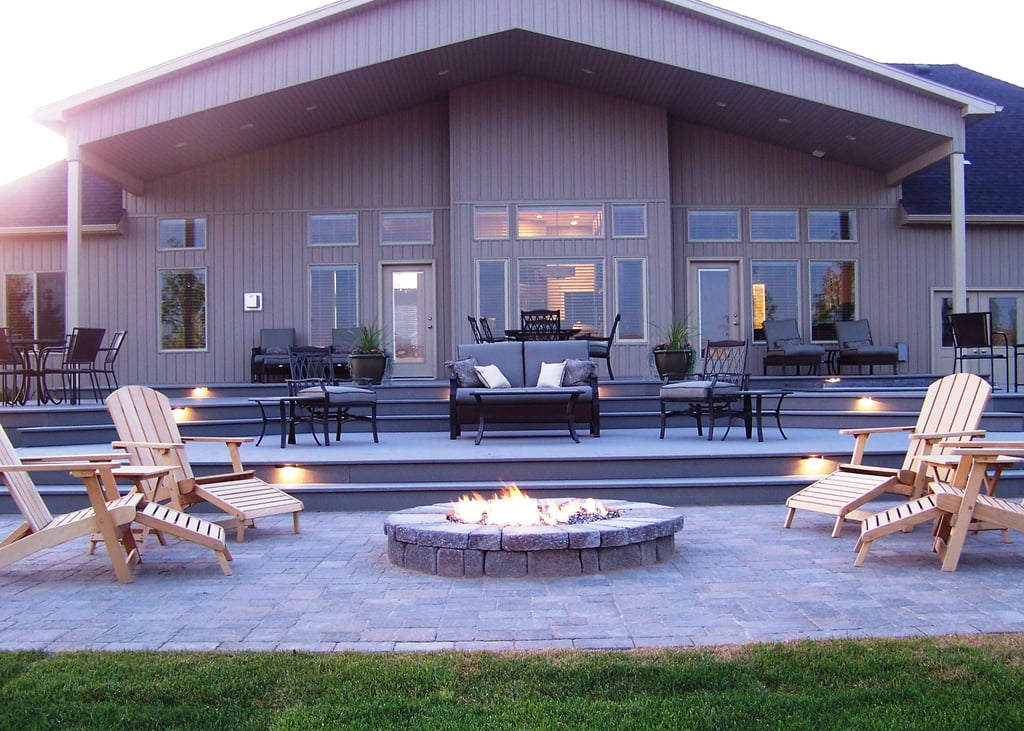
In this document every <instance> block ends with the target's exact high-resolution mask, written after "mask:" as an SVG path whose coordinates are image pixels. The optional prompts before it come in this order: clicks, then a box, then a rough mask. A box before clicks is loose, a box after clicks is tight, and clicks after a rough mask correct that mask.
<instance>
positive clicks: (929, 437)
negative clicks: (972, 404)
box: [910, 429, 986, 444]
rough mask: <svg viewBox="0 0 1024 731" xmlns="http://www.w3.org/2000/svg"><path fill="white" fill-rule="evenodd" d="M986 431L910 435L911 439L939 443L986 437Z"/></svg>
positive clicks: (971, 430) (916, 433)
mask: <svg viewBox="0 0 1024 731" xmlns="http://www.w3.org/2000/svg"><path fill="white" fill-rule="evenodd" d="M985 433H986V432H985V430H984V429H970V430H968V431H945V432H933V433H925V432H914V433H913V434H911V435H910V438H911V439H922V440H924V441H926V442H939V441H942V440H943V439H950V438H952V437H979V438H981V437H984V436H985ZM951 444H963V442H951Z"/></svg>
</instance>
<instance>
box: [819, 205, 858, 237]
mask: <svg viewBox="0 0 1024 731" xmlns="http://www.w3.org/2000/svg"><path fill="white" fill-rule="evenodd" d="M856 223H857V219H856V215H855V214H854V212H853V211H808V212H807V238H808V239H809V240H810V241H856V240H857V226H856Z"/></svg>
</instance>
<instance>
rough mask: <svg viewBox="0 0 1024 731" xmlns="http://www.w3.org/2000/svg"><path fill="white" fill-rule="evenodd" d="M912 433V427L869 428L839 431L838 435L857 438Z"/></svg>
mask: <svg viewBox="0 0 1024 731" xmlns="http://www.w3.org/2000/svg"><path fill="white" fill-rule="evenodd" d="M905 431H907V432H913V431H914V427H912V426H869V427H864V428H856V429H840V430H839V433H840V434H846V435H849V436H854V437H855V436H859V435H861V434H864V435H868V436H870V435H871V434H896V433H898V432H905Z"/></svg>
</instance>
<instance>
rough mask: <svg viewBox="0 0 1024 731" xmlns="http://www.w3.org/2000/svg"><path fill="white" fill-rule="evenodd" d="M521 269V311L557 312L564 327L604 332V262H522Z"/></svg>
mask: <svg viewBox="0 0 1024 731" xmlns="http://www.w3.org/2000/svg"><path fill="white" fill-rule="evenodd" d="M518 266H519V309H521V310H558V311H559V312H561V313H562V325H563V327H578V328H580V330H581V331H582V332H592V333H604V331H605V321H604V309H605V308H604V304H605V303H604V259H520V260H519V264H518ZM517 315H518V313H517Z"/></svg>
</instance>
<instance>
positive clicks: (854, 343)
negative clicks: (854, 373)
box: [843, 340, 871, 350]
mask: <svg viewBox="0 0 1024 731" xmlns="http://www.w3.org/2000/svg"><path fill="white" fill-rule="evenodd" d="M865 345H871V341H870V340H844V341H843V348H845V349H846V350H857V348H863V347H864V346H865Z"/></svg>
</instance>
